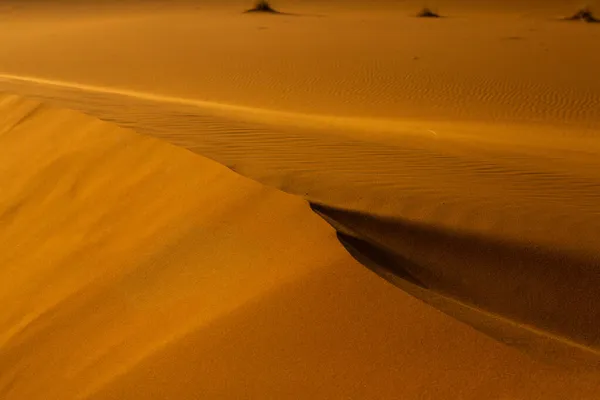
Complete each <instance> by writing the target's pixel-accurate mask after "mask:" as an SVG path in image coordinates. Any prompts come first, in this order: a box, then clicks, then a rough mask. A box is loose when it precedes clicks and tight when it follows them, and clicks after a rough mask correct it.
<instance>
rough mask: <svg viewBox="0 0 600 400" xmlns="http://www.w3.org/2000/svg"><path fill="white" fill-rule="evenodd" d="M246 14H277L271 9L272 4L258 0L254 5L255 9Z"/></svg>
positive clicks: (265, 0) (264, 0)
mask: <svg viewBox="0 0 600 400" xmlns="http://www.w3.org/2000/svg"><path fill="white" fill-rule="evenodd" d="M246 12H267V13H276V12H277V11H275V10H274V9H273V7H271V4H270V3H269V2H268V1H267V0H257V1H256V3H254V8H251V9H249V10H247V11H246Z"/></svg>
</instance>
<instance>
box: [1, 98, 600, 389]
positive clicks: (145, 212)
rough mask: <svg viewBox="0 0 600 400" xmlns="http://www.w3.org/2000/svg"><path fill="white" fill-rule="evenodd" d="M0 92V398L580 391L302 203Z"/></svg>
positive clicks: (583, 378)
mask: <svg viewBox="0 0 600 400" xmlns="http://www.w3.org/2000/svg"><path fill="white" fill-rule="evenodd" d="M1 104H2V106H1V107H2V113H1V114H2V118H3V121H2V125H1V126H2V127H3V130H2V135H1V136H0V143H1V146H0V149H2V150H1V151H2V158H1V159H2V160H3V163H2V170H1V171H2V175H1V178H0V179H1V180H0V182H1V186H2V192H3V198H2V225H1V229H0V235H2V243H3V247H2V250H3V251H2V261H1V265H2V266H3V268H2V269H1V270H0V273H1V274H2V276H1V278H2V279H0V282H2V285H3V287H2V291H1V293H2V303H3V304H4V305H6V306H5V307H3V308H2V310H3V311H2V314H1V325H0V327H1V331H0V332H1V336H0V337H1V338H2V344H1V352H0V363H1V368H0V371H2V372H1V373H0V393H2V398H5V399H25V398H26V399H70V398H73V399H75V398H93V399H124V398H140V397H143V398H149V399H151V398H156V399H158V398H165V397H166V398H170V397H177V398H197V396H198V395H199V393H202V394H203V395H205V396H207V397H209V398H232V399H233V398H262V397H265V396H266V397H278V398H290V399H291V398H298V397H308V396H311V397H316V398H332V397H333V398H345V397H356V396H358V397H369V398H382V399H384V398H389V399H392V398H397V397H398V393H402V394H403V395H404V396H405V397H406V398H431V399H436V398H440V396H447V395H451V396H452V397H455V398H464V399H477V398H481V396H482V395H484V394H485V395H486V396H490V397H491V398H499V399H500V398H506V397H510V398H523V399H531V398H536V396H537V398H544V399H546V398H553V397H552V396H554V398H563V397H564V396H567V395H568V396H576V397H577V398H581V399H593V398H595V394H596V393H597V390H598V386H597V375H596V373H593V372H583V371H582V372H576V370H565V369H564V368H563V367H559V366H550V365H544V364H541V363H538V362H535V361H532V360H531V359H529V358H528V357H527V356H525V355H524V354H522V353H519V352H517V351H516V350H513V349H511V348H509V347H506V346H504V345H501V344H500V343H498V342H495V341H493V340H491V339H488V338H486V337H485V336H482V335H480V334H478V333H477V332H475V331H473V330H471V329H470V328H468V327H467V326H466V325H462V324H461V323H459V322H456V321H453V320H452V319H450V318H448V317H445V316H443V315H442V314H440V313H439V312H437V311H435V310H434V309H433V308H430V307H428V306H425V305H423V304H421V303H419V302H418V301H417V300H414V299H412V298H411V297H409V296H408V295H406V294H404V293H403V292H402V291H400V290H398V289H396V288H394V287H393V286H391V285H389V284H387V283H386V282H385V281H384V280H382V279H380V278H379V277H377V276H376V275H374V274H372V273H371V272H369V271H368V270H367V269H365V268H364V267H362V266H360V265H358V264H357V263H356V262H354V261H353V260H352V258H350V256H349V255H348V254H347V253H346V252H345V251H344V250H343V249H342V247H341V246H340V245H339V243H338V242H337V241H336V239H335V236H334V235H333V231H332V230H331V229H330V228H328V227H327V225H326V224H325V223H324V222H323V221H321V220H320V219H319V218H317V216H316V215H314V214H313V213H311V212H310V210H309V208H308V206H307V205H306V203H304V202H303V201H301V200H300V199H297V198H294V197H291V196H288V195H285V194H282V193H280V192H275V191H273V190H271V189H266V188H264V187H261V186H260V185H258V184H255V183H252V182H250V181H248V180H246V179H244V178H241V177H239V176H238V175H236V174H234V173H232V172H230V171H227V170H226V169H224V168H223V167H220V166H218V165H215V164H214V163H212V162H210V161H207V160H204V159H202V158H199V157H197V156H194V155H192V154H189V153H187V152H185V151H183V150H181V149H177V148H174V147H171V146H169V145H166V144H164V143H161V142H158V141H155V140H152V139H148V138H143V137H140V136H137V135H135V134H133V133H132V132H130V131H127V130H124V129H120V128H116V127H114V126H113V125H111V124H107V123H103V122H99V121H97V120H94V119H91V118H88V117H85V116H82V115H80V114H77V113H74V112H71V111H63V110H58V109H54V108H52V107H49V106H45V105H41V104H39V103H37V102H34V101H30V100H23V99H20V98H18V97H14V96H4V97H3V98H2V101H1ZM24 149H26V152H27V155H28V159H27V161H28V162H24V161H25V160H23V157H22V155H23V153H24V152H25V150H24ZM159 194H160V195H159ZM482 359H485V360H486V362H485V363H482V362H481V361H480V360H482ZM490 393H491V394H492V395H490ZM567 393H568V394H567Z"/></svg>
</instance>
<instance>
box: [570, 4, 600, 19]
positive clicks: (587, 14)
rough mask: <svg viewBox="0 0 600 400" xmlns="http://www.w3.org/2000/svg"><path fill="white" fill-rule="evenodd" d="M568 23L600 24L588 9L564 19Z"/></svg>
mask: <svg viewBox="0 0 600 400" xmlns="http://www.w3.org/2000/svg"><path fill="white" fill-rule="evenodd" d="M566 19H567V20H568V21H584V22H600V20H599V19H597V18H596V17H595V16H594V14H593V13H592V10H591V9H590V8H589V7H585V8H582V9H581V10H579V11H577V12H576V13H575V14H573V16H571V17H568V18H566Z"/></svg>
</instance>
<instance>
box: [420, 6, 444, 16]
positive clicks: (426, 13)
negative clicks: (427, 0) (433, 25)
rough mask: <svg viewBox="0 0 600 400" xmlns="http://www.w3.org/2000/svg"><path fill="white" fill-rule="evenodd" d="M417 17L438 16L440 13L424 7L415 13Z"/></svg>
mask: <svg viewBox="0 0 600 400" xmlns="http://www.w3.org/2000/svg"><path fill="white" fill-rule="evenodd" d="M417 17H419V18H439V17H440V15H439V14H438V13H435V12H433V11H432V10H431V9H430V8H428V7H425V8H423V9H422V10H421V11H419V13H418V14H417Z"/></svg>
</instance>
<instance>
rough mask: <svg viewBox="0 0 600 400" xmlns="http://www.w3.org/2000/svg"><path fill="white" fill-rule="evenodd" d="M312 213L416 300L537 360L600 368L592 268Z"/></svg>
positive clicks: (578, 260) (580, 260)
mask: <svg viewBox="0 0 600 400" xmlns="http://www.w3.org/2000/svg"><path fill="white" fill-rule="evenodd" d="M310 207H311V209H312V210H313V211H314V212H315V213H317V214H318V215H319V216H320V217H322V218H323V219H324V220H325V221H327V222H328V223H329V224H330V225H331V226H333V228H335V230H336V231H337V237H338V240H339V241H340V243H341V244H342V245H343V246H344V247H345V248H346V249H347V250H348V252H349V253H350V254H351V255H352V256H353V257H354V258H355V259H356V260H357V261H359V262H360V263H361V264H363V265H364V266H366V267H367V268H369V269H371V270H372V271H374V272H375V273H377V274H378V275H380V276H381V277H383V278H384V279H386V280H388V281H389V282H391V283H392V284H394V285H395V286H398V287H400V288H401V289H403V290H405V291H407V292H408V293H410V294H412V295H413V296H415V297H417V298H419V299H421V300H423V301H425V302H426V303H429V304H431V305H433V306H434V307H436V308H438V309H440V310H441V311H443V312H445V313H446V314H449V315H451V316H453V317H455V318H457V319H459V320H462V321H463V322H467V323H468V324H469V325H471V326H473V327H474V328H476V329H478V330H480V331H483V332H484V333H486V334H488V335H490V336H492V337H494V338H496V339H498V340H500V341H502V342H503V343H507V344H509V345H513V346H517V347H520V348H521V349H523V350H525V351H527V352H529V353H533V354H535V355H536V357H538V358H543V359H545V360H547V361H551V362H559V363H561V364H574V365H576V366H579V365H585V366H590V365H591V366H593V367H599V366H600V330H599V329H598V321H600V290H598V288H599V287H600V263H599V262H598V259H595V258H594V257H591V256H590V257H586V256H583V255H575V254H568V253H566V252H562V251H560V250H557V249H550V248H543V247H541V246H540V245H537V244H521V243H516V242H515V243H513V242H508V241H502V240H497V239H494V238H488V237H482V236H475V235H470V234H464V233H459V232H452V231H449V230H444V229H443V228H438V227H431V226H424V225H419V224H416V223H413V222H410V221H405V220H401V219H387V218H381V217H378V216H374V215H369V214H365V213H360V212H356V211H348V210H343V209H338V208H333V207H329V206H325V205H322V204H315V203H311V204H310Z"/></svg>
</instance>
